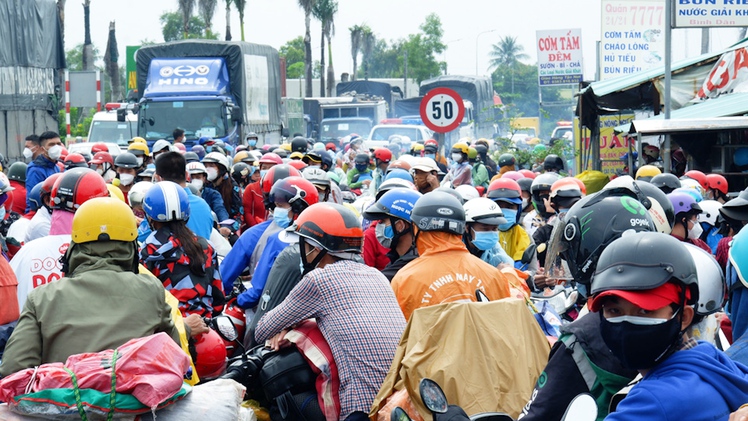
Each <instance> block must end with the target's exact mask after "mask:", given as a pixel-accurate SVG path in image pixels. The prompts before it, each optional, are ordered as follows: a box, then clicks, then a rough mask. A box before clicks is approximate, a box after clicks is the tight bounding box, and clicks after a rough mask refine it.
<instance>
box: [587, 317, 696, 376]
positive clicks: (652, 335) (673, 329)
mask: <svg viewBox="0 0 748 421" xmlns="http://www.w3.org/2000/svg"><path fill="white" fill-rule="evenodd" d="M600 318H601V319H602V321H601V323H600V333H601V334H602V337H603V341H605V344H606V345H608V348H610V351H611V352H612V353H613V355H614V356H616V358H618V360H619V361H620V362H621V364H622V365H623V366H624V367H626V368H630V369H634V370H643V369H649V368H652V367H654V366H655V365H657V364H658V363H659V362H660V361H662V360H664V359H665V358H666V357H667V356H668V355H670V351H671V350H672V349H673V348H675V345H676V344H677V342H678V336H679V334H680V324H681V322H680V317H675V316H673V318H672V319H670V320H666V321H664V322H663V320H662V319H655V320H656V322H659V323H658V324H637V323H639V322H641V321H640V320H638V319H642V317H633V318H632V317H630V316H624V317H615V318H611V319H607V320H606V319H605V317H603V312H602V311H601V312H600ZM616 321H617V322H618V323H615V322H616ZM647 323H654V322H647Z"/></svg>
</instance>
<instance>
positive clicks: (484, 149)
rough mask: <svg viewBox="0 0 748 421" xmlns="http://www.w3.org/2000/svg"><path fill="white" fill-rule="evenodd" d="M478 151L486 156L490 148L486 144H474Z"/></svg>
mask: <svg viewBox="0 0 748 421" xmlns="http://www.w3.org/2000/svg"><path fill="white" fill-rule="evenodd" d="M473 147H474V148H475V150H476V151H478V155H480V156H482V157H485V156H486V154H487V153H488V148H487V147H486V146H485V145H477V144H476V145H473Z"/></svg>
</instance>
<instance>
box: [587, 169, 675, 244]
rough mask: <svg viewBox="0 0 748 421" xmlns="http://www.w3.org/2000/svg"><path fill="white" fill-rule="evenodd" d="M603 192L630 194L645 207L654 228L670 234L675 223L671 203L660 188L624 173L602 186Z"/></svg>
mask: <svg viewBox="0 0 748 421" xmlns="http://www.w3.org/2000/svg"><path fill="white" fill-rule="evenodd" d="M602 192H604V194H613V195H621V194H625V195H628V196H631V197H633V198H635V199H637V200H639V202H641V203H642V204H643V205H644V207H645V208H646V209H647V212H648V213H649V216H651V217H652V221H653V222H654V224H655V230H656V231H657V232H661V233H663V234H670V231H671V230H672V229H673V225H674V224H675V211H674V210H673V205H672V203H671V202H670V200H669V199H668V198H667V195H665V193H663V192H662V190H660V189H658V188H656V187H655V186H653V185H652V184H651V183H647V182H645V181H635V180H634V179H633V178H631V176H629V175H625V176H621V177H618V178H616V179H614V180H612V181H611V182H610V183H608V184H607V185H605V187H603V189H602Z"/></svg>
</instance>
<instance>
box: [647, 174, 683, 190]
mask: <svg viewBox="0 0 748 421" xmlns="http://www.w3.org/2000/svg"><path fill="white" fill-rule="evenodd" d="M649 182H650V183H651V184H652V185H653V186H655V187H657V188H658V189H660V190H662V192H663V193H665V194H668V193H672V192H673V190H675V189H678V188H680V187H681V184H680V180H678V177H676V176H675V175H674V174H670V173H663V174H658V175H655V176H654V177H652V180H650V181H649Z"/></svg>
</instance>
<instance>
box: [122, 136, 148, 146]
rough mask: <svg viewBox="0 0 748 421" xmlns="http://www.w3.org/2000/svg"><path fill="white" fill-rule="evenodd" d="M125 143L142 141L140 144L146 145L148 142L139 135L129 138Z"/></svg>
mask: <svg viewBox="0 0 748 421" xmlns="http://www.w3.org/2000/svg"><path fill="white" fill-rule="evenodd" d="M127 143H130V144H132V143H142V144H144V145H147V144H148V142H146V141H145V139H143V138H142V137H140V136H135V137H133V138H132V139H130V141H129V142H127Z"/></svg>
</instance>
